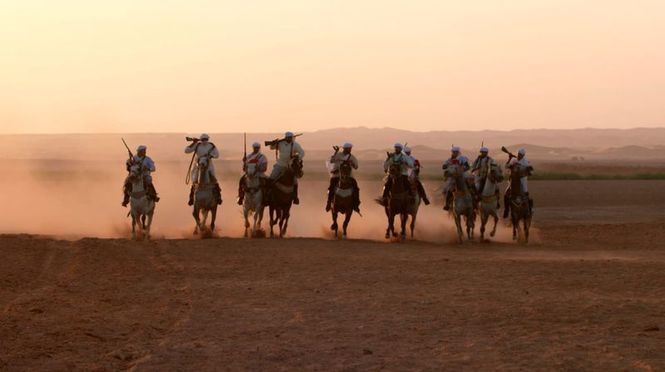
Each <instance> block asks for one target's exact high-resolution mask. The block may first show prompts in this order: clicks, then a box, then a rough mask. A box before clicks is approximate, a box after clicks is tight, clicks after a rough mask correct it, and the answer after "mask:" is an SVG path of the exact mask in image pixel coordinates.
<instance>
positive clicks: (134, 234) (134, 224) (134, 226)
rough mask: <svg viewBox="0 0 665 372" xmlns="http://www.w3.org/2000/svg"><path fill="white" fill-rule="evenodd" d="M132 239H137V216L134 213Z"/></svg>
mask: <svg viewBox="0 0 665 372" xmlns="http://www.w3.org/2000/svg"><path fill="white" fill-rule="evenodd" d="M132 239H136V216H135V215H134V213H133V212H132Z"/></svg>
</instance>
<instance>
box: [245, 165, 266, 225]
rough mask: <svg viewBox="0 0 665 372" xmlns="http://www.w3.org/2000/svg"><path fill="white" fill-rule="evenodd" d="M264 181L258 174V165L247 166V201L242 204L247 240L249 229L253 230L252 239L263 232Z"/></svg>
mask: <svg viewBox="0 0 665 372" xmlns="http://www.w3.org/2000/svg"><path fill="white" fill-rule="evenodd" d="M262 182H263V180H262V179H261V176H260V175H259V173H258V172H257V169H256V164H247V171H246V172H245V178H244V184H243V186H244V190H245V199H244V201H243V203H242V212H243V215H244V216H245V238H247V237H248V236H249V228H250V226H251V228H252V233H251V236H252V237H256V236H257V233H258V232H259V231H261V222H262V221H263V211H264V209H265V205H264V204H263V185H262ZM250 214H251V215H252V216H253V218H254V223H253V225H250V223H249V217H250Z"/></svg>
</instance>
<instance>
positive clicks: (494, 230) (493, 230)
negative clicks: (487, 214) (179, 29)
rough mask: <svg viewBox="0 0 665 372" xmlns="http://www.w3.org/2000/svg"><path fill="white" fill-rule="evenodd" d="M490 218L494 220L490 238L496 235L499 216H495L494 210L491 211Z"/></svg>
mask: <svg viewBox="0 0 665 372" xmlns="http://www.w3.org/2000/svg"><path fill="white" fill-rule="evenodd" d="M492 218H494V227H493V228H492V232H490V236H491V237H494V235H496V226H497V224H498V223H499V216H498V215H497V214H496V209H493V210H492Z"/></svg>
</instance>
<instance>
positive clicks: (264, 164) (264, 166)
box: [258, 155, 268, 172]
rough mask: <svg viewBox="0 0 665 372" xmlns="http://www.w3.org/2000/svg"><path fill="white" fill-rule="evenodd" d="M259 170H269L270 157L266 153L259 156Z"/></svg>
mask: <svg viewBox="0 0 665 372" xmlns="http://www.w3.org/2000/svg"><path fill="white" fill-rule="evenodd" d="M258 166H259V172H265V171H267V170H268V159H267V158H266V157H265V155H261V157H259V164H258Z"/></svg>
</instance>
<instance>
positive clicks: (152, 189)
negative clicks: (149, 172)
mask: <svg viewBox="0 0 665 372" xmlns="http://www.w3.org/2000/svg"><path fill="white" fill-rule="evenodd" d="M148 198H150V199H152V201H154V202H155V203H157V202H159V196H157V189H155V185H154V184H152V183H149V184H148Z"/></svg>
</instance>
